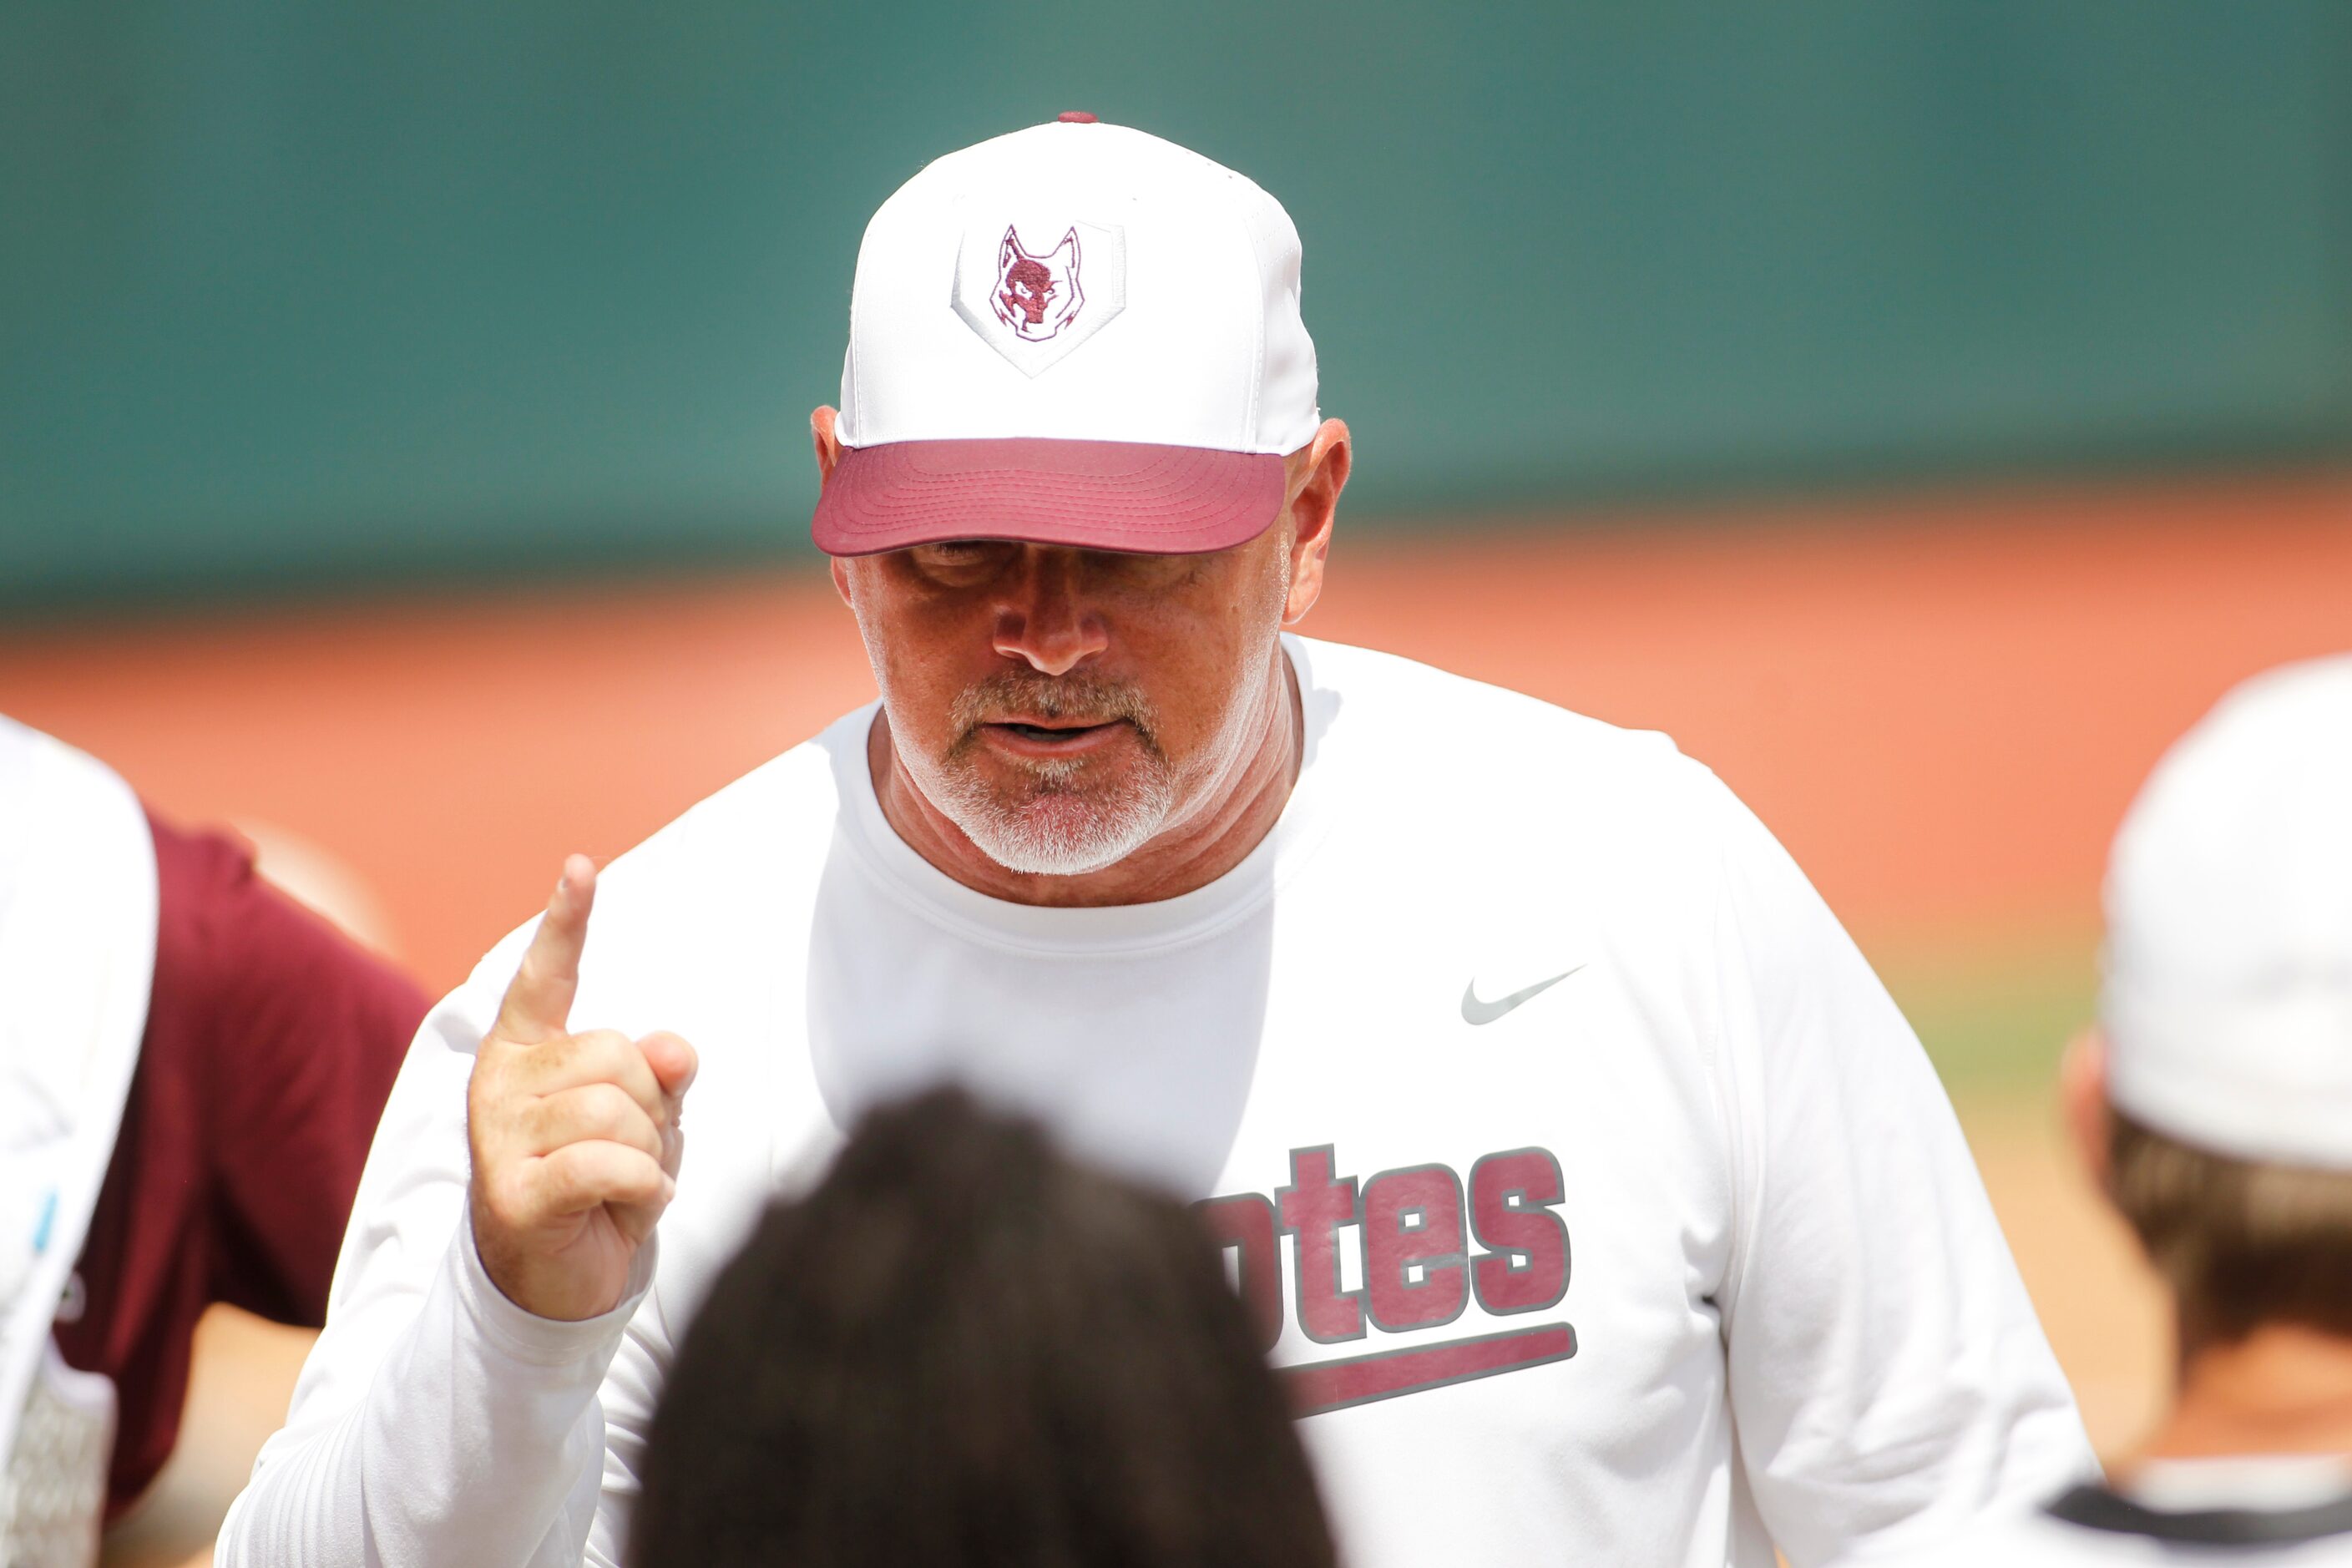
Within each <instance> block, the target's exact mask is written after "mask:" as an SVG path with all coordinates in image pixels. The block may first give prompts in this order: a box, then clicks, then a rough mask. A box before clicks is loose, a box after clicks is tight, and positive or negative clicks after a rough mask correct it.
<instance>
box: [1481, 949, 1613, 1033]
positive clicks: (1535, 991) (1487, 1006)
mask: <svg viewBox="0 0 2352 1568" xmlns="http://www.w3.org/2000/svg"><path fill="white" fill-rule="evenodd" d="M1583 967H1584V965H1582V964H1578V965H1577V966H1576V969H1581V968H1583ZM1576 969H1564V970H1562V971H1560V972H1559V973H1558V974H1555V975H1553V976H1552V977H1551V978H1550V979H1549V980H1538V981H1537V982H1536V983H1535V984H1533V985H1530V986H1528V987H1527V988H1526V989H1525V990H1521V991H1514V992H1512V993H1511V994H1509V995H1508V996H1504V997H1499V998H1497V999H1496V1000H1495V1001H1492V1002H1481V1001H1479V1000H1478V983H1477V982H1476V981H1475V980H1473V981H1472V982H1470V984H1467V985H1465V986H1464V987H1463V988H1462V1021H1463V1022H1464V1023H1465V1024H1470V1025H1478V1024H1491V1023H1493V1022H1494V1021H1495V1020H1496V1019H1497V1018H1499V1017H1501V1016H1503V1015H1504V1014H1506V1013H1507V1012H1509V1011H1510V1010H1511V1009H1512V1008H1514V1007H1516V1006H1517V1005H1519V1004H1520V1003H1522V1002H1524V1001H1526V1000H1527V999H1528V998H1529V997H1530V996H1540V995H1542V994H1544V993H1545V992H1547V991H1549V990H1550V989H1551V988H1552V987H1553V986H1555V985H1557V984H1559V983H1560V982H1561V981H1563V980H1565V979H1567V978H1568V977H1569V976H1570V975H1571V974H1573V973H1576Z"/></svg>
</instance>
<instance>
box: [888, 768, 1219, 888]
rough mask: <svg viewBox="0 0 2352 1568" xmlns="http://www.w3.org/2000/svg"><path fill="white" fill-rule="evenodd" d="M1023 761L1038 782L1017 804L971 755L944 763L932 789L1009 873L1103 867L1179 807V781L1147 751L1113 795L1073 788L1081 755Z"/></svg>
mask: <svg viewBox="0 0 2352 1568" xmlns="http://www.w3.org/2000/svg"><path fill="white" fill-rule="evenodd" d="M1021 765H1022V766H1023V767H1024V769H1026V771H1027V772H1028V773H1030V774H1031V775H1032V776H1033V777H1034V778H1035V779H1036V780H1037V781H1038V784H1039V786H1040V787H1039V788H1038V789H1037V790H1036V791H1035V792H1034V793H1033V794H1031V795H1028V796H1027V797H1026V798H1025V799H1023V800H1022V801H1020V802H1019V803H1018V804H1008V803H1007V802H1006V801H1004V800H1003V799H1002V798H1000V797H999V795H997V793H996V792H995V791H993V790H992V789H990V788H989V786H988V784H987V783H986V782H985V781H984V780H982V778H981V777H980V775H979V773H978V771H977V770H976V769H975V768H974V767H972V766H971V763H970V761H969V760H968V759H961V760H956V761H950V763H948V764H947V765H946V766H945V767H943V768H941V769H940V771H939V773H938V775H937V784H938V790H937V793H935V794H932V795H931V801H932V804H933V805H937V806H938V807H939V808H940V811H942V812H944V813H945V814H946V815H947V817H948V820H950V822H953V823H954V824H955V825H956V826H957V827H959V828H961V830H962V831H963V835H964V837H967V838H969V839H971V841H972V843H973V844H974V845H976V846H977V847H979V849H980V851H981V853H982V854H983V855H986V856H987V857H988V858H990V859H992V860H993V861H995V862H996V863H997V864H998V865H1000V866H1002V867H1003V868H1005V869H1006V870H1008V871H1016V872H1020V873H1022V874H1023V875H1025V876H1037V877H1078V876H1084V875H1085V874H1086V873H1087V872H1089V871H1099V870H1101V869H1102V868H1104V867H1106V866H1111V865H1116V864H1117V863H1118V862H1119V861H1121V860H1124V859H1126V858H1128V857H1129V855H1132V854H1134V853H1135V852H1136V851H1137V850H1138V849H1140V848H1142V847H1144V846H1145V845H1146V844H1149V843H1150V841H1151V840H1152V839H1153V838H1154V837H1157V836H1158V835H1159V833H1160V829H1161V828H1162V827H1164V826H1166V825H1167V822H1168V818H1169V816H1170V815H1171V813H1172V812H1173V811H1174V810H1175V808H1176V782H1175V780H1174V779H1173V778H1172V777H1171V775H1170V771H1169V768H1168V765H1167V764H1166V763H1164V762H1161V761H1160V759H1158V758H1157V757H1147V758H1146V759H1145V761H1144V763H1143V767H1142V769H1141V774H1142V776H1141V777H1139V778H1138V779H1136V780H1135V781H1134V782H1133V784H1132V785H1131V786H1130V787H1128V788H1125V789H1122V790H1120V791H1118V793H1117V794H1116V795H1114V796H1113V797H1112V798H1110V799H1108V800H1103V799H1100V798H1097V796H1096V795H1095V794H1094V793H1093V792H1090V791H1087V790H1084V789H1082V788H1080V789H1073V788H1070V787H1068V786H1069V785H1070V784H1074V783H1076V782H1077V781H1078V780H1079V779H1080V778H1081V777H1082V776H1083V774H1084V773H1085V771H1086V769H1087V760H1086V759H1085V758H1083V757H1078V758H1071V759H1069V760H1067V761H1061V760H1054V759H1046V760H1043V761H1037V762H1026V763H1022V764H1021Z"/></svg>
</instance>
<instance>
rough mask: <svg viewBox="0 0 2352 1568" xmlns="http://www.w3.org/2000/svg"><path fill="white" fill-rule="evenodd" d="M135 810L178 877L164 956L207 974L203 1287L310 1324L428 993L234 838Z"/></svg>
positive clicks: (322, 1301) (317, 1319)
mask: <svg viewBox="0 0 2352 1568" xmlns="http://www.w3.org/2000/svg"><path fill="white" fill-rule="evenodd" d="M150 823H151V825H152V828H153V831H154V835H155V845H156V859H157V861H158V863H159V864H160V865H162V866H163V868H165V870H164V886H165V889H166V893H167V897H168V894H169V891H170V889H172V888H173V886H174V885H175V884H176V885H179V886H181V887H183V888H184V889H185V891H184V898H183V900H181V902H182V903H183V904H184V905H185V906H186V907H187V913H186V915H185V917H184V919H182V920H181V921H177V922H174V923H167V924H166V926H165V927H164V942H165V944H166V945H168V944H169V943H171V942H178V943H179V944H181V945H182V946H183V947H184V948H185V949H186V950H187V952H185V953H184V954H176V955H173V956H176V957H177V958H178V963H176V964H174V966H173V971H174V972H175V973H177V972H180V971H183V970H188V969H197V968H200V969H201V972H202V973H203V974H204V975H205V977H207V978H206V984H205V995H204V997H203V999H202V1002H201V1004H200V1005H201V1007H202V1009H203V1015H202V1016H203V1025H204V1027H205V1033H206V1038H205V1041H204V1042H203V1047H202V1048H203V1050H204V1053H205V1054H204V1061H203V1066H204V1068H205V1072H204V1075H203V1087H204V1094H205V1100H206V1114H205V1122H206V1124H207V1127H208V1129H209V1130H210V1131H211V1133H212V1136H210V1137H208V1138H207V1139H206V1140H205V1150H206V1156H207V1159H208V1161H209V1163H210V1166H211V1169H210V1170H209V1172H208V1173H207V1176H208V1186H209V1189H210V1193H211V1203H210V1205H209V1207H210V1209H211V1211H212V1224H211V1225H210V1226H208V1227H207V1234H208V1235H210V1236H211V1237H213V1238H214V1247H213V1255H212V1258H211V1259H210V1262H209V1266H208V1268H207V1271H206V1272H207V1276H208V1280H209V1284H210V1287H211V1291H212V1294H213V1296H214V1297H215V1299H216V1300H224V1301H228V1302H232V1303H234V1304H235V1305H236V1306H239V1307H243V1308H245V1309H246V1310H248V1311H253V1312H257V1313H259V1314H260V1315H262V1316H263V1317H266V1318H269V1319H272V1320H274V1321H278V1322H283V1323H297V1324H300V1325H302V1326H303V1327H306V1328H317V1327H318V1326H319V1325H320V1324H321V1323H323V1322H325V1321H326V1316H327V1289H328V1285H329V1283H330V1281H331V1279H332V1278H333V1274H334V1265H335V1250H336V1244H337V1242H338V1240H339V1239H340V1238H341V1235H342V1231H343V1222H344V1219H345V1216H347V1215H349V1214H350V1213H351V1203H352V1194H354V1192H356V1190H357V1189H358V1187H359V1181H360V1170H361V1166H362V1162H363V1161H364V1159H365V1156H366V1152H367V1148H368V1142H369V1140H370V1139H371V1138H372V1137H373V1135H374V1132H375V1124H376V1118H377V1116H378V1115H379V1114H380V1113H381V1112H382V1110H383V1103H384V1098H385V1096H386V1095H388V1094H389V1093H390V1092H391V1090H392V1084H393V1079H394V1076H395V1075H396V1074H397V1073H398V1071H399V1069H400V1063H401V1060H402V1057H403V1054H404V1052H405V1050H406V1049H407V1047H408V1044H409V1041H410V1040H411V1038H412V1037H414V1036H415V1033H416V1029H417V1026H418V1024H419V1023H420V1022H421V1021H422V1020H423V1018H424V1016H425V1010H426V1008H427V1006H428V1005H429V1004H430V1001H431V998H429V997H428V996H426V995H425V993H424V992H423V991H422V990H421V989H419V988H418V986H417V984H416V983H415V981H413V980H411V979H409V978H408V976H406V975H405V974H404V973H401V972H400V971H399V970H398V969H396V968H394V966H393V965H391V964H389V963H385V962H384V961H383V959H381V958H378V957H376V956H375V955H374V954H373V953H371V952H368V951H367V950H366V949H364V948H362V947H361V946H360V945H359V944H358V943H356V942H352V940H351V939H350V938H349V937H346V936H345V935H343V933H342V932H341V931H337V930H336V929H335V928H334V927H333V926H331V925H330V924H329V923H328V922H327V921H325V920H323V919H321V918H320V916H318V915H316V914H314V913H312V912H311V911H310V910H307V909H305V908H303V907H302V906H301V905H300V904H298V903H296V902H295V901H294V900H292V899H291V898H289V897H288V896H287V895H286V894H285V893H283V892H281V891H279V890H278V889H277V888H275V887H273V886H271V885H270V884H269V883H268V881H267V880H265V879H263V878H261V877H259V876H257V875H256V874H255V872H254V869H253V864H252V858H251V856H250V855H249V854H248V853H247V852H245V851H244V850H243V849H242V848H240V847H234V846H231V845H230V844H228V843H227V841H226V840H225V839H222V838H220V837H217V836H214V835H195V834H182V833H179V832H177V831H175V830H174V829H173V828H171V827H170V826H167V825H165V824H163V823H162V822H158V821H155V820H154V819H153V818H152V816H151V818H150ZM199 868H201V869H199ZM175 871H176V872H177V875H176V876H174V874H173V873H174V872H175ZM165 956H166V955H165V954H163V953H159V954H158V962H159V966H160V965H161V963H162V961H163V957H165Z"/></svg>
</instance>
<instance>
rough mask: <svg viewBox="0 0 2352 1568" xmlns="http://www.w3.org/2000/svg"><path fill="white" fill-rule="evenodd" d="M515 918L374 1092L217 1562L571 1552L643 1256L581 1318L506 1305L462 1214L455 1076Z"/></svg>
mask: <svg viewBox="0 0 2352 1568" xmlns="http://www.w3.org/2000/svg"><path fill="white" fill-rule="evenodd" d="M528 934H529V928H525V930H524V931H520V932H518V933H516V935H515V936H514V937H513V938H510V939H509V941H508V942H506V943H505V944H502V945H501V947H499V949H497V950H495V951H493V952H492V953H491V955H490V956H489V957H488V958H487V959H485V960H484V961H483V963H482V966H481V968H480V969H478V971H477V972H476V975H475V978H474V980H473V981H470V982H468V984H467V985H466V986H465V987H464V988H461V989H460V990H459V991H458V992H457V993H456V994H453V995H452V996H451V997H449V998H448V999H447V1000H446V1001H445V1002H443V1003H442V1004H441V1005H440V1006H439V1007H437V1008H436V1009H435V1010H434V1012H433V1013H432V1014H431V1015H430V1016H427V1017H426V1019H425V1026H424V1027H423V1028H422V1029H421V1030H420V1031H419V1032H418V1034H417V1037H416V1040H415V1044H414V1045H413V1046H412V1047H411V1048H410V1050H409V1054H408V1057H407V1059H406V1061H405V1062H404V1063H403V1065H402V1067H401V1070H400V1076H399V1079H398V1081H397V1082H396V1083H395V1084H394V1087H393V1091H392V1098H391V1100H390V1102H389V1103H388V1104H387V1105H386V1106H385V1108H384V1113H383V1121H382V1123H381V1124H380V1126H379V1127H378V1130H377V1132H376V1138H375V1145H374V1148H373V1150H372V1151H371V1152H370V1153H369V1156H368V1162H367V1169H366V1172H365V1173H364V1174H363V1175H362V1178H361V1182H360V1190H359V1198H358V1202H357V1204H356V1205H355V1206H354V1208H353V1210H352V1217H351V1225H350V1227H349V1229H348V1231H347V1232H346V1233H345V1236H344V1238H343V1247H342V1257H341V1262H340V1263H339V1264H338V1265H337V1268H336V1273H335V1282H334V1288H333V1291H332V1294H331V1300H330V1302H329V1306H328V1311H327V1325H326V1329H325V1331H324V1332H323V1333H321V1334H320V1339H319V1342H318V1345H317V1346H316V1347H315V1348H314V1349H313V1350H312V1352H311V1353H310V1360H309V1361H308V1362H307V1363H305V1365H304V1367H303V1370H302V1376H301V1379H300V1381H299V1383H298V1384H296V1387H295V1391H294V1401H293V1405H292V1406H291V1408H290V1409H289V1413H288V1416H287V1423H286V1426H285V1427H284V1428H283V1429H282V1430H281V1431H279V1432H278V1434H277V1435H276V1436H273V1437H272V1438H270V1440H269V1441H268V1444H266V1445H265V1446H264V1447H263V1448H262V1450H261V1454H260V1457H259V1458H258V1459H257V1461H256V1462H255V1465H254V1473H253V1477H252V1479H251V1480H250V1481H249V1482H248V1483H247V1487H246V1489H245V1491H244V1493H243V1494H242V1495H241V1496H240V1497H239V1498H238V1499H237V1500H236V1505H235V1506H234V1507H233V1508H232V1509H231V1510H230V1513H229V1518H228V1521H227V1523H226V1525H225V1526H224V1527H223V1530H222V1531H221V1537H220V1544H219V1547H218V1549H217V1554H216V1558H215V1561H216V1562H218V1563H221V1564H223V1565H225V1568H265V1565H266V1568H286V1565H289V1564H299V1565H301V1568H330V1565H332V1568H362V1565H364V1568H384V1565H389V1568H401V1565H405V1564H413V1563H482V1564H498V1565H509V1564H511V1565H514V1568H525V1565H528V1568H554V1565H556V1564H559V1563H560V1564H565V1565H567V1568H568V1565H570V1564H576V1563H579V1562H580V1561H581V1560H582V1555H583V1551H584V1550H585V1547H586V1544H587V1541H588V1537H589V1532H590V1530H591V1528H592V1526H593V1523H594V1520H595V1515H596V1510H597V1506H598V1500H599V1495H600V1491H601V1488H602V1482H603V1479H604V1412H603V1407H602V1405H600V1403H599V1400H598V1388H599V1385H600V1384H602V1383H603V1381H604V1375H605V1372H606V1370H607V1367H608V1366H609V1365H610V1363H612V1361H613V1359H614V1355H615V1353H616V1352H618V1350H619V1349H620V1346H621V1344H622V1342H623V1339H624V1336H625V1332H626V1330H627V1327H628V1324H629V1321H630V1319H631V1316H632V1315H633V1314H634V1312H635V1310H636V1308H637V1306H638V1304H639V1303H640V1302H641V1301H642V1300H643V1299H644V1296H645V1293H646V1288H647V1282H648V1281H649V1280H650V1279H651V1278H652V1276H653V1271H654V1267H655V1250H656V1248H655V1245H653V1244H648V1245H647V1246H646V1247H644V1248H642V1249H641V1250H640V1251H639V1252H638V1254H637V1258H636V1262H635V1268H634V1270H633V1273H632V1277H631V1279H630V1289H631V1294H630V1295H629V1297H628V1299H627V1300H624V1301H623V1302H622V1303H621V1304H620V1305H619V1306H618V1307H617V1308H615V1309H614V1310H613V1311H611V1312H608V1313H606V1314H605V1315H604V1316H603V1317H600V1318H594V1319H591V1320H589V1321H585V1322H577V1323H566V1322H556V1321H550V1320H547V1319H544V1318H540V1317H536V1316H534V1315H532V1314H531V1313H530V1312H527V1311H524V1310H522V1309H520V1308H519V1307H517V1306H515V1305H514V1304H513V1303H512V1302H510V1301H509V1300H507V1299H506V1298H505V1297H504V1296H503V1295H502V1294H501V1293H500V1292H499V1289H498V1288H497V1287H496V1286H495V1285H494V1284H492V1283H491V1282H490V1280H489V1279H488V1276H487V1275H486V1274H485V1273H483V1271H482V1268H481V1264H480V1262H479V1260H478V1257H477V1256H476V1253H475V1250H474V1246H473V1237H472V1231H471V1228H470V1226H468V1225H467V1218H466V1214H467V1208H466V1186H467V1144H466V1128H465V1113H466V1083H467V1077H468V1076H469V1074H470V1072H471V1070H472V1067H473V1060H474V1053H475V1051H476V1049H477V1048H478V1046H479V1045H480V1042H481V1038H482V1034H483V1030H484V1027H485V1025H486V1023H487V1020H488V1018H489V1017H490V1016H492V1015H493V1014H494V1013H495V1010H496V1005H497V997H498V986H497V983H496V982H494V981H490V980H487V979H486V977H488V976H501V975H505V974H508V973H511V972H512V970H513V967H514V964H515V962H516V960H517V958H518V956H519V954H520V945H521V942H522V941H523V940H524V939H525V938H526V937H527V936H528Z"/></svg>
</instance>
